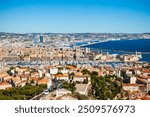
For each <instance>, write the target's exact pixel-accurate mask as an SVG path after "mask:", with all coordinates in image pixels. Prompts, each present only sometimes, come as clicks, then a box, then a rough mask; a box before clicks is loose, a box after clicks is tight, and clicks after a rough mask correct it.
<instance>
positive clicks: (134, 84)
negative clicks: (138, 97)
mask: <svg viewBox="0 0 150 117" xmlns="http://www.w3.org/2000/svg"><path fill="white" fill-rule="evenodd" d="M123 86H139V85H138V84H123Z"/></svg>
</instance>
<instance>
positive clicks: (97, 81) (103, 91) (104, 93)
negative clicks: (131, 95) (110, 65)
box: [91, 72, 121, 100]
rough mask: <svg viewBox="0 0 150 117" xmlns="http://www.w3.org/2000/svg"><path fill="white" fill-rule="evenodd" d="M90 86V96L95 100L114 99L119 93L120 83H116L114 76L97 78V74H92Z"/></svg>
mask: <svg viewBox="0 0 150 117" xmlns="http://www.w3.org/2000/svg"><path fill="white" fill-rule="evenodd" d="M119 80H120V79H119ZM91 84H92V87H91V89H92V95H93V96H94V97H95V98H96V99H102V100H108V99H114V98H115V96H116V95H117V94H118V93H120V92H121V85H120V81H117V80H116V78H115V77H114V76H113V77H111V76H107V77H99V76H98V73H97V72H92V73H91Z"/></svg>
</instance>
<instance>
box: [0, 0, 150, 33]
mask: <svg viewBox="0 0 150 117" xmlns="http://www.w3.org/2000/svg"><path fill="white" fill-rule="evenodd" d="M0 32H15V33H34V32H39V33H87V32H90V33H143V32H150V0H0Z"/></svg>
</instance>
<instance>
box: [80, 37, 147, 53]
mask: <svg viewBox="0 0 150 117" xmlns="http://www.w3.org/2000/svg"><path fill="white" fill-rule="evenodd" d="M129 40H142V39H129ZM109 41H125V40H120V39H118V40H106V41H102V42H94V43H90V44H82V45H79V46H80V47H87V46H91V45H96V44H99V43H104V42H109ZM127 41H128V40H127ZM89 48H91V47H89ZM91 49H94V50H105V51H112V52H125V53H135V52H136V51H134V52H133V51H124V50H115V49H105V48H91ZM137 52H140V51H137ZM140 53H141V54H147V55H148V54H150V52H140Z"/></svg>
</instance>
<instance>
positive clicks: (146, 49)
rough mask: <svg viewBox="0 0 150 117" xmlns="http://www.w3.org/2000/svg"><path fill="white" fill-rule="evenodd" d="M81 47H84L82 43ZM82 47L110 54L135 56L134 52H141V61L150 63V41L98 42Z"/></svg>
mask: <svg viewBox="0 0 150 117" xmlns="http://www.w3.org/2000/svg"><path fill="white" fill-rule="evenodd" d="M78 44H79V43H78ZM80 46H82V44H81V43H80ZM82 47H88V48H91V49H93V50H96V51H103V52H109V53H110V54H133V53H134V52H141V53H142V59H140V61H145V62H150V39H136V40H135V39H134V40H133V39H130V40H113V41H107V42H97V43H96V44H89V45H86V46H82Z"/></svg>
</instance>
